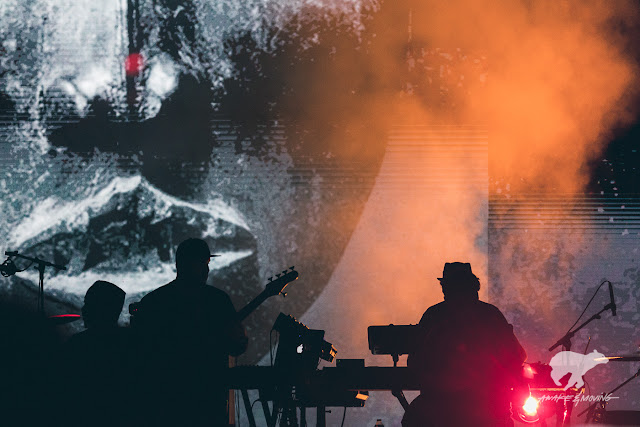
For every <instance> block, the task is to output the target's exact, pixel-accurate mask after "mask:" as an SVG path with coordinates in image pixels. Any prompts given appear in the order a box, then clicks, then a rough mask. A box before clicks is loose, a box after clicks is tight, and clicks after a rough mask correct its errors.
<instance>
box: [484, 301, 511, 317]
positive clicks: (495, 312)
mask: <svg viewBox="0 0 640 427" xmlns="http://www.w3.org/2000/svg"><path fill="white" fill-rule="evenodd" d="M478 303H479V307H480V308H481V309H482V310H483V311H484V312H485V313H487V314H489V315H492V316H493V317H495V318H496V319H497V320H500V321H505V322H506V321H507V320H506V318H505V317H504V314H502V311H500V309H499V308H498V307H496V306H495V305H493V304H489V303H488V302H484V301H480V300H478Z"/></svg>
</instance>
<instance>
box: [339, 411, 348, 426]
mask: <svg viewBox="0 0 640 427" xmlns="http://www.w3.org/2000/svg"><path fill="white" fill-rule="evenodd" d="M346 417H347V407H346V406H345V407H344V412H343V413H342V422H341V423H340V427H344V419H345V418H346Z"/></svg>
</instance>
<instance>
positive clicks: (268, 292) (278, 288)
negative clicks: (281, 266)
mask: <svg viewBox="0 0 640 427" xmlns="http://www.w3.org/2000/svg"><path fill="white" fill-rule="evenodd" d="M275 277H276V279H275V280H273V277H269V282H268V283H267V285H266V286H265V288H264V291H262V292H261V293H260V295H258V296H257V297H255V298H254V299H252V300H251V302H250V303H249V304H247V305H245V306H244V307H243V308H242V309H241V310H240V311H238V314H237V319H238V321H239V322H242V321H243V320H244V319H246V318H247V316H249V315H250V314H251V313H253V311H254V310H255V309H256V308H258V306H259V305H260V304H262V303H263V302H264V301H265V300H266V299H267V298H269V297H273V296H276V295H280V294H282V295H283V296H287V293H286V292H284V289H285V288H286V287H287V285H288V284H289V283H291V282H293V281H294V280H297V279H298V272H297V271H295V270H294V269H293V267H289V270H283V271H282V273H280V274H276V276H275Z"/></svg>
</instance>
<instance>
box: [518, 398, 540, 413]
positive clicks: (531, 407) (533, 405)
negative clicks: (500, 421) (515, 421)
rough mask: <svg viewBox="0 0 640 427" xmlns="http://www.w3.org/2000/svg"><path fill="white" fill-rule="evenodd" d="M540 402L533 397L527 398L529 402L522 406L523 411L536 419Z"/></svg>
mask: <svg viewBox="0 0 640 427" xmlns="http://www.w3.org/2000/svg"><path fill="white" fill-rule="evenodd" d="M538 406H539V402H538V399H536V398H535V397H533V396H529V397H527V400H525V401H524V405H522V410H523V411H524V413H525V414H527V416H529V417H534V416H535V415H536V414H537V413H538Z"/></svg>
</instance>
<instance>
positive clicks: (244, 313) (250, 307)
mask: <svg viewBox="0 0 640 427" xmlns="http://www.w3.org/2000/svg"><path fill="white" fill-rule="evenodd" d="M269 296H270V295H269V294H268V293H267V292H265V291H263V292H262V293H260V295H258V296H257V297H255V298H254V299H252V300H251V302H250V303H249V304H247V305H245V306H244V307H243V308H242V309H241V310H240V311H238V313H237V315H236V316H237V319H238V322H242V321H243V320H244V319H246V318H247V317H248V316H249V315H250V314H251V313H253V311H254V310H255V309H256V308H258V306H260V304H262V303H263V302H264V301H265V300H266V299H267V298H269Z"/></svg>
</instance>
